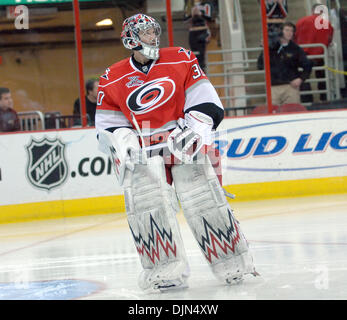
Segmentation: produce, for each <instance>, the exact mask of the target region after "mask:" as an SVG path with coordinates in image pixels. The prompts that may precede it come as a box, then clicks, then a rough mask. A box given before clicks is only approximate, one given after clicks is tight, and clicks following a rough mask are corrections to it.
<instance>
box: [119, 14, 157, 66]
mask: <svg viewBox="0 0 347 320" xmlns="http://www.w3.org/2000/svg"><path fill="white" fill-rule="evenodd" d="M149 31H150V32H152V37H151V40H150V43H145V42H143V41H142V40H141V38H140V36H141V37H142V38H143V36H145V35H146V33H147V32H149ZM160 34H161V28H160V25H159V23H158V22H157V21H156V20H155V19H154V18H152V17H150V16H147V15H145V14H142V13H138V14H135V15H133V16H131V17H129V18H127V19H125V20H124V22H123V27H122V33H121V39H122V42H123V45H124V47H125V48H127V49H131V50H139V51H140V52H141V53H142V54H143V55H144V56H145V57H146V58H148V59H153V60H157V59H158V58H159V43H160ZM153 35H154V37H153Z"/></svg>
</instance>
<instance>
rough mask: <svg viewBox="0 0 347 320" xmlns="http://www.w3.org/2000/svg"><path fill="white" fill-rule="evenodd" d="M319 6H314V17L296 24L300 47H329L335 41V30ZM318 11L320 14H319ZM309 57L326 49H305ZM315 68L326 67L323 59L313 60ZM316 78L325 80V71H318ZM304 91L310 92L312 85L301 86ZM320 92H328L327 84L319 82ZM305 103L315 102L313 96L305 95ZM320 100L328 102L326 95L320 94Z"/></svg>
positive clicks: (296, 39) (322, 52)
mask: <svg viewBox="0 0 347 320" xmlns="http://www.w3.org/2000/svg"><path fill="white" fill-rule="evenodd" d="M319 6H321V4H319V3H316V4H314V5H313V6H312V15H310V16H307V17H303V18H301V19H299V20H298V22H297V23H296V32H295V42H296V43H297V44H299V45H302V44H311V43H322V44H324V45H325V46H326V47H328V46H329V45H330V44H331V42H332V39H333V35H334V28H333V26H332V25H331V24H330V22H329V21H328V20H327V19H324V16H323V14H324V12H322V11H321V12H319ZM317 11H318V12H317ZM304 51H305V52H306V54H307V55H322V54H324V49H323V48H322V47H313V48H304ZM312 61H313V65H314V66H315V67H319V66H324V59H323V58H315V59H312ZM315 74H316V78H317V79H322V78H325V70H316V71H315ZM301 90H302V91H310V90H311V85H310V83H304V84H303V85H302V86H301ZM318 90H326V84H325V82H323V81H322V82H318ZM302 98H303V100H302V101H303V102H313V96H312V94H310V95H303V96H302ZM320 100H321V101H326V100H327V95H326V93H321V94H320Z"/></svg>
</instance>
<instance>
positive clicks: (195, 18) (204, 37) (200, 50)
mask: <svg viewBox="0 0 347 320" xmlns="http://www.w3.org/2000/svg"><path fill="white" fill-rule="evenodd" d="M210 38H211V33H210V29H209V27H208V25H207V22H206V17H205V16H204V13H203V11H201V9H200V6H199V5H196V6H194V7H193V9H192V18H191V27H190V28H189V46H190V50H192V51H193V52H194V53H195V54H196V58H197V59H198V62H199V65H200V67H201V69H202V70H204V71H205V68H206V62H205V52H206V46H207V44H208V42H209V41H210Z"/></svg>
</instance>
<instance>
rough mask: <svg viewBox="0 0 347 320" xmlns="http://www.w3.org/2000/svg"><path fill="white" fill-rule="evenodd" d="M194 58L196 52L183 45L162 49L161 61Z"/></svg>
mask: <svg viewBox="0 0 347 320" xmlns="http://www.w3.org/2000/svg"><path fill="white" fill-rule="evenodd" d="M194 58H195V55H194V53H193V52H192V51H190V50H188V49H185V48H183V47H169V48H163V49H161V50H160V62H170V61H171V62H178V61H191V60H193V59H194Z"/></svg>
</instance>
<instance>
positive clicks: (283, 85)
mask: <svg viewBox="0 0 347 320" xmlns="http://www.w3.org/2000/svg"><path fill="white" fill-rule="evenodd" d="M294 33H295V25H294V24H293V23H291V22H285V23H284V24H283V25H282V27H281V29H280V34H279V37H278V39H277V40H276V41H275V40H274V39H273V42H272V43H271V45H270V46H269V49H270V70H271V92H272V102H273V104H274V105H278V106H281V105H283V104H288V103H293V104H300V91H299V88H300V85H301V84H302V83H303V82H304V81H305V80H306V79H307V78H309V77H310V73H311V70H312V62H311V61H310V60H308V59H307V57H306V54H305V52H304V50H303V49H301V48H300V47H299V46H298V45H297V44H296V43H294V42H293V41H292V39H293V36H294ZM299 68H302V69H303V71H301V72H300V71H299ZM258 69H260V70H262V69H264V61H263V52H262V53H261V54H260V55H259V57H258Z"/></svg>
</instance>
